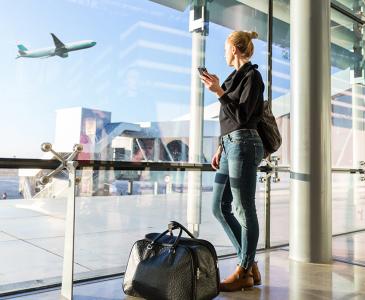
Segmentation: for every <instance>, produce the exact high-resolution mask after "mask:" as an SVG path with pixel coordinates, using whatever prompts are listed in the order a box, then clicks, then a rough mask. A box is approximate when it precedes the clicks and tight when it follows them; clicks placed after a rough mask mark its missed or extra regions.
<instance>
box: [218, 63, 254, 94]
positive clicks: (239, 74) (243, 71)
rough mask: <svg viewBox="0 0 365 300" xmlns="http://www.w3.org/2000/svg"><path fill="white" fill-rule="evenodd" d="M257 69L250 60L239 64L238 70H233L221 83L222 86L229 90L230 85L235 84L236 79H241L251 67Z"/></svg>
mask: <svg viewBox="0 0 365 300" xmlns="http://www.w3.org/2000/svg"><path fill="white" fill-rule="evenodd" d="M253 68H254V69H257V68H258V66H257V65H256V64H254V65H253V64H252V63H251V62H250V61H249V62H247V63H245V64H244V65H243V66H241V67H240V68H239V69H238V70H234V71H233V72H232V73H231V74H229V76H228V77H227V79H226V80H225V81H224V83H223V84H222V87H223V86H224V87H225V88H226V90H229V89H230V88H231V87H234V86H236V84H234V83H235V82H237V81H241V80H242V78H243V77H244V76H245V75H246V74H247V72H248V71H249V70H251V69H253Z"/></svg>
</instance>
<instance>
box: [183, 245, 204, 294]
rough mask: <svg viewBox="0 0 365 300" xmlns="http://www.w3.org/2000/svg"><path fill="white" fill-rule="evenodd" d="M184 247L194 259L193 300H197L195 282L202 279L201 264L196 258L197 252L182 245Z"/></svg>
mask: <svg viewBox="0 0 365 300" xmlns="http://www.w3.org/2000/svg"><path fill="white" fill-rule="evenodd" d="M180 246H182V247H184V248H185V249H187V250H188V251H189V253H190V255H191V258H192V259H193V270H194V274H193V282H192V284H193V300H196V297H197V283H196V281H195V279H196V280H198V279H199V277H200V269H199V263H198V259H197V257H196V254H195V251H194V250H192V249H190V248H189V247H186V246H183V245H180Z"/></svg>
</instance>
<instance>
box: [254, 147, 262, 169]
mask: <svg viewBox="0 0 365 300" xmlns="http://www.w3.org/2000/svg"><path fill="white" fill-rule="evenodd" d="M253 145H254V147H255V165H257V166H258V165H259V164H260V162H261V161H262V159H263V158H264V146H263V145H262V142H259V143H257V142H256V143H254V144H253Z"/></svg>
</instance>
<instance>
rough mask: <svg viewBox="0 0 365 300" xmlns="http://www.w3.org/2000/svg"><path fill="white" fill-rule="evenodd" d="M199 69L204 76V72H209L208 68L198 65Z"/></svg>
mask: <svg viewBox="0 0 365 300" xmlns="http://www.w3.org/2000/svg"><path fill="white" fill-rule="evenodd" d="M198 71H199V74H200V75H202V76H203V75H204V74H203V73H204V72H207V73H208V71H207V69H206V68H205V67H198Z"/></svg>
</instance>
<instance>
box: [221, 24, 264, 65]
mask: <svg viewBox="0 0 365 300" xmlns="http://www.w3.org/2000/svg"><path fill="white" fill-rule="evenodd" d="M258 36H259V35H258V34H257V32H255V31H233V32H231V33H230V35H229V36H228V38H227V40H228V41H229V43H230V44H231V45H232V46H235V47H236V48H237V49H238V50H239V51H240V52H241V53H242V55H243V56H245V57H246V58H248V59H249V58H251V56H252V55H253V51H254V46H253V43H252V40H253V39H257V37H258Z"/></svg>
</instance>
